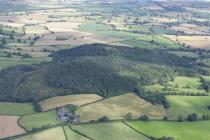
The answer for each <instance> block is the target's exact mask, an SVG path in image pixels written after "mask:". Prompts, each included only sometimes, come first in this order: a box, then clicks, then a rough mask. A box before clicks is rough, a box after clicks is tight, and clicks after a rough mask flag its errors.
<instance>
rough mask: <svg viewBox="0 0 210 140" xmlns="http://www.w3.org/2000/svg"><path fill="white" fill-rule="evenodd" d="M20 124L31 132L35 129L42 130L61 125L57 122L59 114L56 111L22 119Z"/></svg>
mask: <svg viewBox="0 0 210 140" xmlns="http://www.w3.org/2000/svg"><path fill="white" fill-rule="evenodd" d="M19 124H20V125H21V126H22V127H24V128H25V129H26V130H28V131H31V130H32V129H33V128H42V127H43V126H45V127H48V126H52V125H57V124H60V121H58V120H57V112H56V111H55V110H52V111H48V112H42V113H37V114H32V115H26V116H23V117H21V118H20V121H19Z"/></svg>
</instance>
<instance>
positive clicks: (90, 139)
mask: <svg viewBox="0 0 210 140" xmlns="http://www.w3.org/2000/svg"><path fill="white" fill-rule="evenodd" d="M68 127H69V129H71V130H72V131H74V132H75V133H77V134H79V135H81V136H83V137H85V138H87V139H89V140H95V139H93V138H91V137H89V136H87V135H85V134H83V133H81V132H79V131H77V130H75V129H73V128H72V127H71V126H70V125H68Z"/></svg>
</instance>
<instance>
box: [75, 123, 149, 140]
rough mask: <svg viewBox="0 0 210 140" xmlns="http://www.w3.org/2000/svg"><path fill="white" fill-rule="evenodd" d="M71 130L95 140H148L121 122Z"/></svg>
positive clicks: (77, 126)
mask: <svg viewBox="0 0 210 140" xmlns="http://www.w3.org/2000/svg"><path fill="white" fill-rule="evenodd" d="M72 128H73V129H75V130H77V131H79V132H80V133H83V134H85V135H87V136H89V137H91V138H93V139H95V140H148V138H147V137H145V136H143V135H142V134H140V133H138V132H136V131H134V130H132V129H131V128H129V127H128V126H126V125H125V124H123V123H121V122H116V123H100V124H87V125H73V126H72Z"/></svg>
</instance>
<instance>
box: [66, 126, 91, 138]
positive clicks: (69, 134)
mask: <svg viewBox="0 0 210 140" xmlns="http://www.w3.org/2000/svg"><path fill="white" fill-rule="evenodd" d="M63 128H64V131H65V133H66V137H67V140H89V139H88V138H86V137H84V136H82V135H80V134H78V133H76V132H74V131H73V130H72V129H71V128H70V127H69V126H64V127H63Z"/></svg>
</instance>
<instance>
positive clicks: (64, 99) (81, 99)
mask: <svg viewBox="0 0 210 140" xmlns="http://www.w3.org/2000/svg"><path fill="white" fill-rule="evenodd" d="M101 99H102V97H100V96H98V95H97V94H77V95H67V96H57V97H53V98H50V99H46V100H43V101H41V102H40V105H41V107H42V110H43V111H47V110H51V109H55V108H57V107H62V106H65V105H67V104H73V105H77V106H80V105H83V104H87V103H91V102H95V101H98V100H101Z"/></svg>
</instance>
